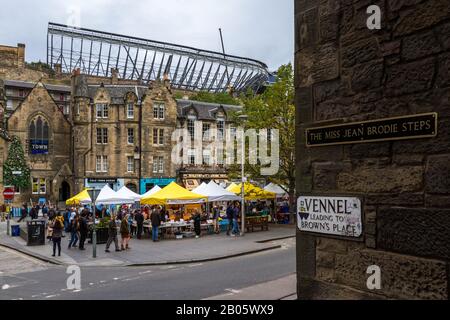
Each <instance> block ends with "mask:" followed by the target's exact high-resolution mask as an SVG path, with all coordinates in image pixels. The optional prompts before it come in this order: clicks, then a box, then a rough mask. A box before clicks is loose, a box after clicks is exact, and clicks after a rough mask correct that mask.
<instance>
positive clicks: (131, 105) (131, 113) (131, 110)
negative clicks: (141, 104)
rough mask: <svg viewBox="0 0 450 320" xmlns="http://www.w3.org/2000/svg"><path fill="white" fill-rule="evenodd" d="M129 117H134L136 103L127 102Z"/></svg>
mask: <svg viewBox="0 0 450 320" xmlns="http://www.w3.org/2000/svg"><path fill="white" fill-rule="evenodd" d="M127 119H134V103H133V102H128V104H127Z"/></svg>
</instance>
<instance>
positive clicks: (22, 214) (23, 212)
mask: <svg viewBox="0 0 450 320" xmlns="http://www.w3.org/2000/svg"><path fill="white" fill-rule="evenodd" d="M27 215H28V208H27V205H26V204H25V203H24V204H23V206H22V210H20V219H19V221H17V222H21V221H22V220H24V219H25V218H26V217H27Z"/></svg>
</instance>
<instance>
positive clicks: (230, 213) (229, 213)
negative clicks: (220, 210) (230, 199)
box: [226, 204, 234, 236]
mask: <svg viewBox="0 0 450 320" xmlns="http://www.w3.org/2000/svg"><path fill="white" fill-rule="evenodd" d="M226 213H227V220H228V226H227V236H229V235H230V231H231V230H232V229H233V213H234V204H230V205H228V207H227V211H226Z"/></svg>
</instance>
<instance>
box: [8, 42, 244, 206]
mask: <svg viewBox="0 0 450 320" xmlns="http://www.w3.org/2000/svg"><path fill="white" fill-rule="evenodd" d="M8 50H9V49H8ZM0 55H1V48H0ZM14 59H16V56H14ZM10 64H11V66H10V65H8V66H7V67H4V68H3V69H0V119H3V120H2V122H1V123H2V124H1V128H2V129H1V130H2V131H1V132H2V135H0V149H1V150H2V153H1V156H0V167H2V168H3V161H5V160H6V157H7V154H8V143H9V140H8V139H9V138H8V137H12V136H18V137H19V138H20V141H21V142H22V145H23V147H24V151H25V154H26V161H27V163H28V164H29V167H30V169H31V181H30V185H31V187H30V189H29V190H17V194H16V196H15V198H14V204H15V205H19V204H21V203H29V202H30V201H32V202H34V203H36V202H38V201H44V199H45V201H47V202H48V201H50V202H51V203H61V205H62V202H63V201H65V200H66V199H67V198H68V197H70V196H72V195H74V194H76V193H77V192H79V191H81V190H82V189H83V188H85V187H96V188H101V187H103V186H104V185H105V184H109V185H110V186H111V187H112V188H113V189H114V190H118V189H119V188H120V187H122V186H127V187H128V188H130V189H131V190H134V191H135V192H139V193H144V192H146V191H148V190H150V189H151V188H152V187H153V186H155V185H159V186H160V187H164V186H165V185H167V184H169V183H170V182H172V181H179V182H181V183H184V184H186V186H187V187H189V186H197V185H198V184H199V183H200V182H202V181H205V180H209V179H214V180H216V181H217V182H223V181H226V180H227V170H226V168H225V166H223V165H222V164H220V165H215V164H213V161H212V157H214V156H215V154H216V152H217V151H216V150H209V151H207V152H205V153H204V154H203V153H201V154H200V156H199V157H197V158H195V157H196V156H197V155H193V157H194V160H193V161H192V162H189V163H187V162H186V163H182V162H181V163H180V162H177V161H175V159H174V157H175V154H173V153H172V152H173V149H174V146H175V144H176V143H177V141H176V138H174V132H175V130H177V129H178V130H179V129H183V128H184V129H186V130H188V129H189V130H190V131H189V130H188V131H189V132H192V134H193V137H194V135H195V136H198V135H200V137H202V135H203V134H204V133H205V130H204V129H205V128H210V129H214V130H215V129H216V128H217V127H219V129H220V132H221V133H222V134H223V132H224V131H225V129H226V128H229V127H230V126H231V124H230V120H229V119H228V118H227V117H229V112H230V111H232V110H238V109H240V107H238V106H221V105H218V104H206V103H200V102H196V101H190V100H188V99H178V100H177V99H175V98H174V92H172V89H171V86H170V81H169V80H168V79H167V78H165V79H163V80H160V81H154V82H152V83H151V84H150V85H149V86H143V85H139V84H138V83H136V82H132V81H120V80H118V79H117V76H115V75H117V72H118V70H115V69H113V70H112V72H111V73H112V77H111V78H99V77H91V76H87V75H83V74H81V73H80V72H79V70H74V72H73V74H72V75H71V76H70V77H69V76H65V77H64V76H63V75H58V74H56V75H54V76H48V75H47V76H42V77H40V78H39V80H37V81H34V80H35V79H36V77H37V75H39V73H40V71H35V70H28V69H27V68H26V67H25V66H24V65H25V63H21V64H20V65H21V66H20V67H19V66H18V65H17V63H16V64H14V63H13V62H11V63H10ZM20 70H22V71H20ZM21 73H22V74H23V73H31V74H33V77H31V78H32V80H31V81H27V80H26V77H25V78H24V77H23V76H22V77H18V74H21ZM36 73H37V74H36ZM16 78H18V79H16ZM188 118H189V119H188ZM188 124H189V126H188ZM188 127H189V128H188ZM204 138H205V143H206V142H210V141H212V140H214V139H215V137H214V136H211V135H209V136H206V135H204ZM186 152H187V153H189V152H190V151H189V150H188V151H186ZM208 152H209V153H208ZM187 153H186V155H187ZM191 158H192V157H191V156H190V157H189V158H186V159H187V160H186V161H190V160H192V159H191ZM2 178H3V175H2ZM4 186H5V184H4V183H3V182H2V183H0V188H1V190H0V191H2V189H3V187H4ZM16 189H17V188H16ZM1 198H2V196H1V195H0V199H1Z"/></svg>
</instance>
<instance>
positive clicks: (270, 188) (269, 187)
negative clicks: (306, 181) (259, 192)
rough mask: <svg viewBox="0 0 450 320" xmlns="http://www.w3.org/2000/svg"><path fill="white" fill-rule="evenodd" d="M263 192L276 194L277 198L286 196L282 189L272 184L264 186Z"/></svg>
mask: <svg viewBox="0 0 450 320" xmlns="http://www.w3.org/2000/svg"><path fill="white" fill-rule="evenodd" d="M264 190H266V191H270V192H273V193H276V194H277V197H283V196H285V195H286V191H284V189H283V188H281V187H280V186H279V185H277V184H275V183H272V182H271V183H269V184H268V185H267V186H265V187H264Z"/></svg>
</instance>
